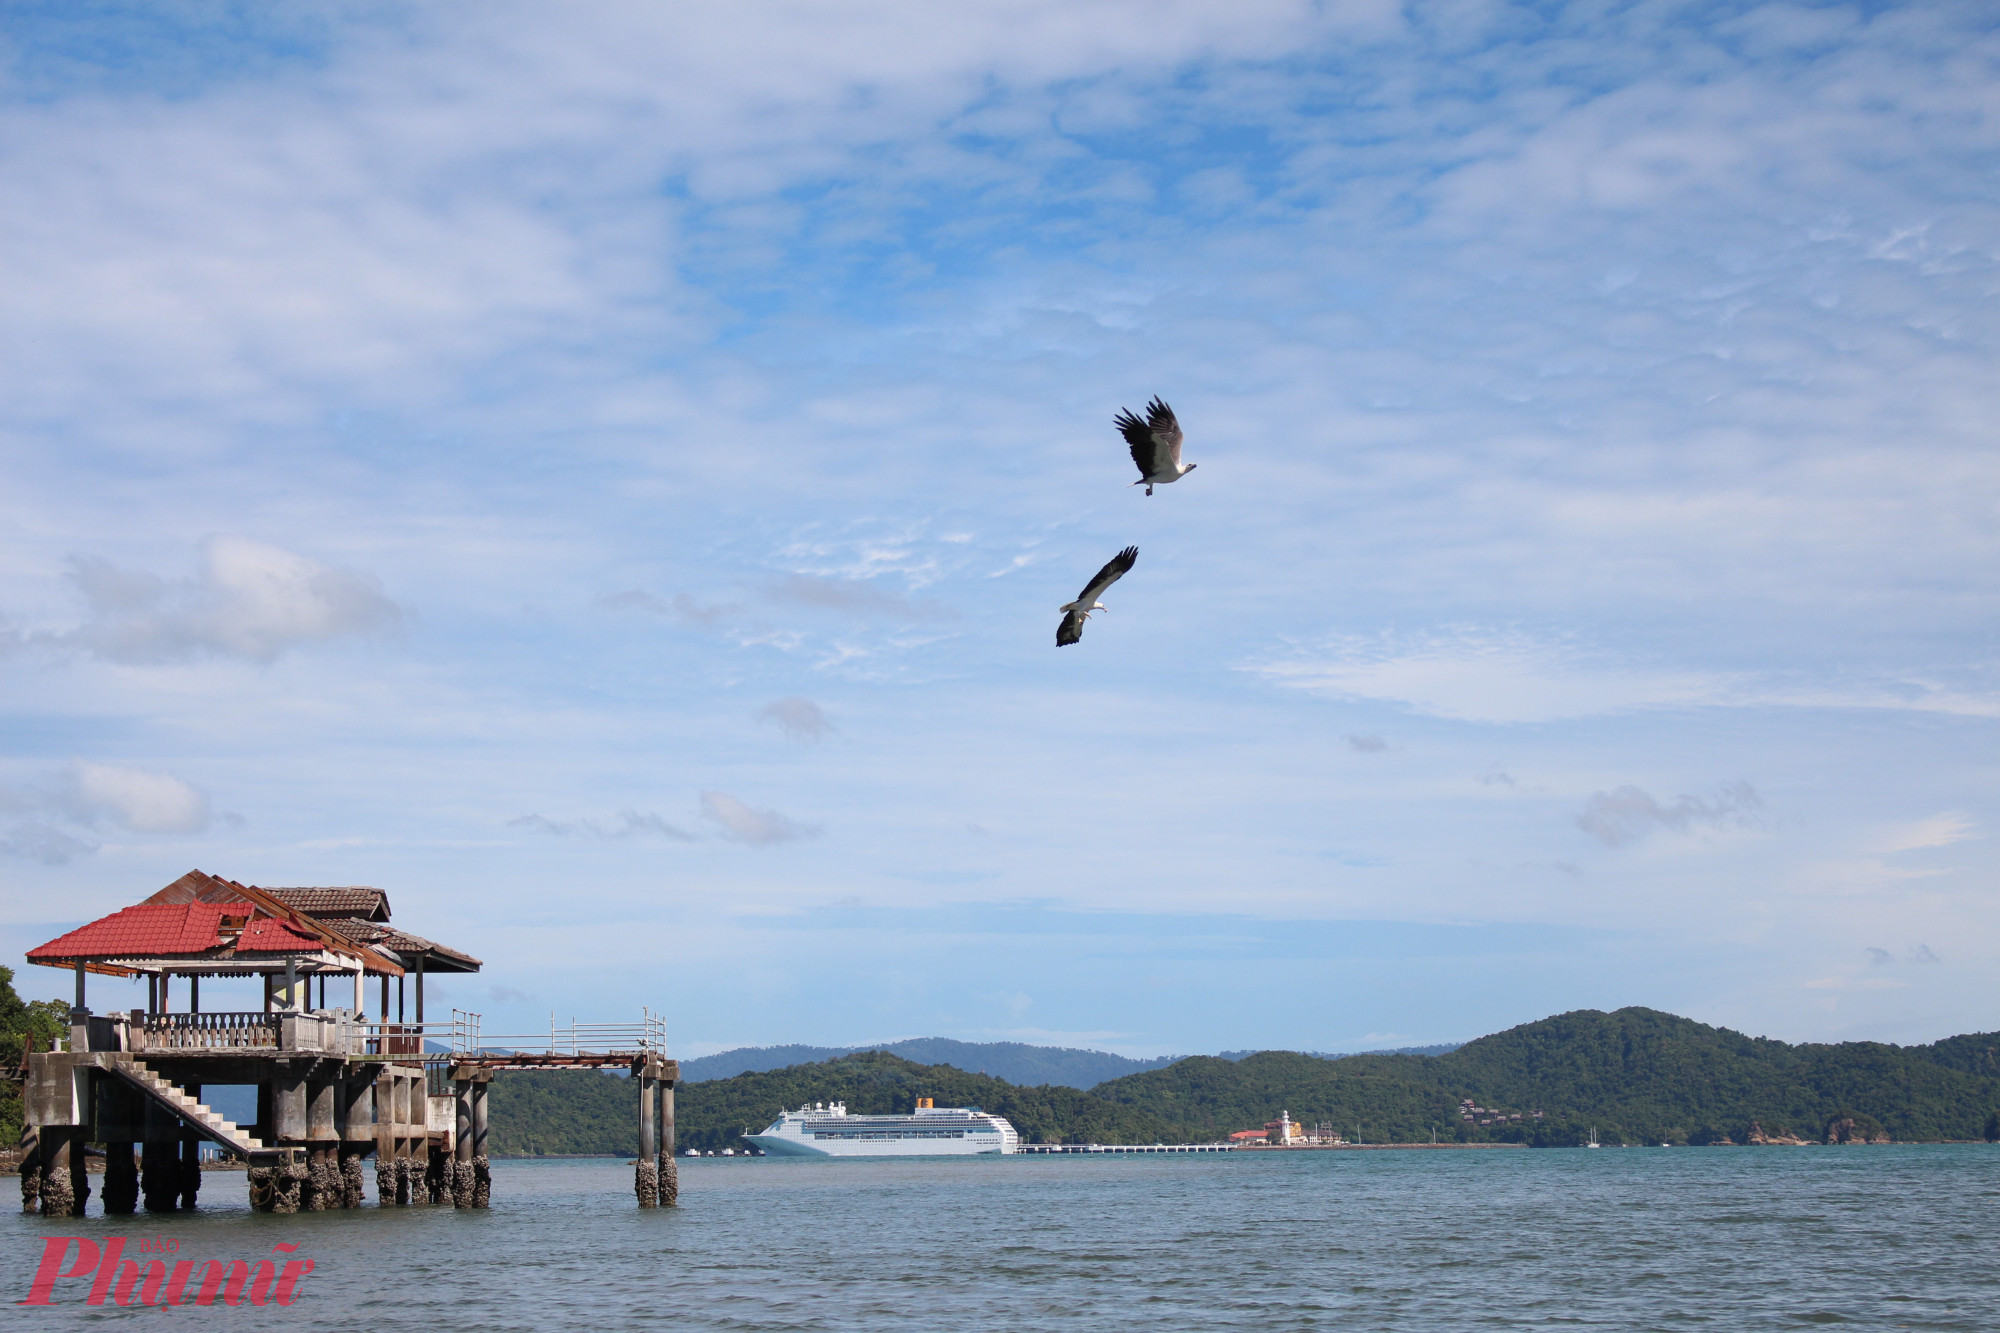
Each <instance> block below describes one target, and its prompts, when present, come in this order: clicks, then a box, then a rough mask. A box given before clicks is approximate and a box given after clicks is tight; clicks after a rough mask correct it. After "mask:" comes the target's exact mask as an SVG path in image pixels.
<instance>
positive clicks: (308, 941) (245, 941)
mask: <svg viewBox="0 0 2000 1333" xmlns="http://www.w3.org/2000/svg"><path fill="white" fill-rule="evenodd" d="M325 947H326V944H325V943H324V942H323V941H322V940H321V939H320V938H319V937H318V936H317V935H303V934H300V933H299V932H298V931H296V930H293V929H292V928H291V927H290V926H288V925H286V924H285V923H284V922H282V921H279V920H276V919H275V918H272V917H268V916H257V917H252V918H250V924H249V925H247V926H245V927H243V933H242V934H241V935H239V936H237V938H236V952H237V953H238V954H239V955H240V954H246V953H318V952H319V951H320V950H321V949H324V948H325Z"/></svg>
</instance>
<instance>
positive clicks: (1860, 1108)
mask: <svg viewBox="0 0 2000 1333" xmlns="http://www.w3.org/2000/svg"><path fill="white" fill-rule="evenodd" d="M1996 1051H2000V1034H1992V1033H1986V1034H1977V1033H1975V1034H1970V1035H1967V1036H1962V1037H1952V1038H1949V1039H1947V1040H1945V1041H1941V1042H1937V1043H1935V1044H1934V1045H1930V1046H1910V1047H1901V1046H1889V1045H1884V1044H1882V1043H1878V1042H1843V1043H1841V1044H1838V1045H1802V1046H1792V1045H1788V1044H1787V1043H1785V1042H1781V1041H1771V1040H1768V1039H1765V1038H1755V1037H1746V1036H1744V1035H1743V1034H1741V1033H1738V1032H1731V1031H1729V1030H1728V1029H1726V1028H1715V1027H1709V1026H1708V1025H1706V1024H1703V1023H1696V1022H1693V1021H1691V1020H1689V1019H1685V1018H1677V1017H1675V1016H1674V1015H1672V1014H1665V1013H1660V1012H1659V1011H1657V1010H1653V1009H1639V1008H1632V1009H1620V1010H1618V1011H1617V1012H1616V1013H1609V1014H1607V1013H1601V1012H1598V1011H1596V1010H1591V1009H1582V1010H1577V1011H1575V1012H1573V1013H1567V1014H1559V1015H1557V1016H1555V1017H1553V1018H1546V1019H1543V1020H1541V1021H1540V1022H1537V1023H1527V1024H1523V1025H1522V1026H1520V1027H1517V1028H1510V1029H1509V1030H1507V1031H1505V1032H1499V1033H1495V1034H1494V1035H1492V1036H1490V1037H1482V1038H1480V1039H1479V1040H1478V1041H1474V1042H1469V1043H1467V1044H1466V1045H1464V1046H1461V1047H1459V1048H1458V1049H1457V1050H1454V1051H1451V1052H1449V1053H1447V1054H1444V1055H1437V1056H1424V1055H1357V1056H1349V1057H1346V1058H1345V1059H1340V1060H1328V1059H1323V1058H1321V1057H1318V1056H1312V1055H1301V1054H1298V1053H1296V1052H1290V1051H1265V1052H1262V1053H1260V1054H1257V1055H1252V1056H1249V1057H1247V1058H1244V1059H1241V1060H1228V1059H1222V1058H1219V1057H1215V1056H1195V1057H1192V1058H1190V1059H1186V1060H1181V1061H1179V1062H1177V1063H1175V1064H1173V1065H1170V1066H1168V1067H1167V1068H1164V1069H1155V1070H1149V1071H1146V1072H1144V1073H1139V1074H1133V1075H1130V1076H1128V1077H1124V1078H1118V1079H1113V1080H1112V1081H1110V1082H1108V1083H1102V1084H1099V1085H1098V1086H1097V1087H1095V1088H1092V1089H1091V1090H1089V1091H1088V1092H1085V1091H1080V1090H1078V1089H1075V1088H1069V1087H1059V1086H1041V1087H1018V1086H1016V1085H1014V1084H1011V1083H1007V1082H1005V1081H1003V1080H1001V1079H997V1078H993V1077H990V1076H988V1075H984V1074H973V1073H967V1072H965V1071H963V1070H960V1069H956V1068H953V1067H952V1066H950V1065H941V1064H940V1065H920V1064H916V1063H913V1062H912V1061H909V1060H905V1059H902V1058H900V1057H897V1056H894V1055H890V1054H887V1053H884V1052H880V1051H873V1052H863V1053H859V1054H854V1055H848V1056H844V1057H841V1058H839V1059H835V1060H824V1061H819V1062H817V1063H813V1064H801V1065H794V1066H791V1067H790V1068H786V1069H777V1070H770V1071H767V1072H754V1073H741V1074H737V1075H736V1076H735V1077H733V1078H724V1079H714V1080H710V1081H707V1082H702V1083H691V1084H686V1085H684V1086H683V1087H682V1088H681V1089H680V1092H679V1095H678V1101H679V1120H680V1142H681V1144H682V1146H684V1147H687V1146H691V1147H698V1148H702V1149H719V1148H728V1147H740V1146H741V1139H740V1135H741V1134H742V1133H743V1131H745V1130H746V1129H747V1130H750V1131H751V1132H755V1131H757V1130H759V1129H761V1128H763V1127H764V1126H765V1125H768V1124H769V1123H770V1122H771V1121H772V1120H773V1119H774V1118H776V1116H777V1114H778V1112H779V1110H780V1109H781V1108H783V1107H797V1106H799V1105H800V1104H801V1103H804V1102H825V1101H844V1102H846V1103H847V1105H848V1108H849V1109H850V1110H852V1111H854V1112H856V1113H857V1114H859V1113H882V1112H891V1111H908V1110H909V1109H910V1107H911V1105H912V1103H913V1102H914V1100H915V1099H916V1098H918V1097H933V1098H936V1100H937V1102H938V1104H939V1105H940V1106H982V1107H984V1108H986V1109H987V1110H989V1111H994V1112H997V1113H999V1114H1001V1115H1004V1116H1006V1117H1007V1118H1008V1119H1009V1120H1011V1121H1012V1122H1013V1123H1014V1127H1015V1128H1016V1129H1018V1130H1019V1131H1020V1133H1021V1136H1022V1138H1023V1139H1025V1140H1027V1141H1030V1142H1037V1141H1040V1142H1067V1143H1076V1142H1098V1143H1153V1142H1157V1141H1166V1142H1177V1141H1178V1142H1185V1141H1192V1140H1206V1139H1215V1138H1219V1137H1222V1136H1224V1135H1227V1134H1229V1133H1231V1132H1233V1131H1235V1130H1240V1129H1254V1128H1258V1127H1261V1126H1262V1125H1263V1124H1264V1123H1265V1122H1266V1121H1267V1120H1271V1119H1273V1118H1275V1117H1276V1116H1277V1114H1278V1113H1279V1112H1280V1111H1290V1112H1291V1113H1292V1117H1293V1118H1294V1119H1296V1120H1300V1121H1303V1122H1305V1123H1306V1124H1308V1125H1310V1124H1313V1123H1316V1122H1325V1123H1331V1124H1332V1125H1333V1126H1334V1127H1336V1128H1337V1129H1338V1130H1340V1131H1341V1132H1342V1133H1343V1134H1347V1135H1350V1136H1351V1135H1353V1134H1354V1133H1355V1132H1356V1131H1357V1128H1358V1131H1359V1133H1360V1135H1361V1138H1362V1139H1363V1140H1364V1141H1367V1142H1375V1143H1380V1142H1392V1143H1415V1142H1425V1141H1427V1140H1428V1139H1429V1138H1430V1137H1431V1134H1432V1132H1433V1130H1434V1129H1435V1131H1436V1133H1437V1135H1438V1137H1439V1138H1441V1139H1452V1140H1458V1141H1464V1142H1517V1143H1532V1144H1540V1145H1559V1144H1571V1143H1580V1142H1582V1141H1583V1139H1584V1137H1585V1135H1587V1134H1588V1132H1589V1131H1590V1129H1591V1128H1592V1127H1595V1128H1596V1129H1597V1131H1598V1133H1599V1136H1600V1137H1601V1138H1602V1139H1603V1140H1604V1141H1605V1142H1607V1143H1617V1142H1632V1143H1659V1142H1662V1141H1665V1142H1671V1143H1710V1142H1719V1141H1721V1140H1723V1139H1725V1138H1727V1139H1729V1140H1731V1141H1733V1142H1736V1143H1741V1142H1743V1141H1744V1139H1745V1137H1746V1136H1747V1135H1748V1133H1749V1131H1750V1128H1751V1125H1752V1124H1753V1123H1758V1124H1761V1125H1762V1127H1763V1129H1764V1131H1765V1132H1766V1133H1767V1134H1772V1135H1777V1134H1781V1133H1787V1132H1789V1133H1791V1134H1794V1135H1797V1136H1798V1137H1801V1138H1807V1139H1815V1140H1817V1139H1821V1138H1823V1137H1824V1136H1825V1134H1826V1128H1827V1125H1828V1124H1829V1122H1832V1121H1834V1120H1836V1119H1840V1118H1843V1117H1852V1118H1853V1119H1854V1120H1855V1121H1856V1122H1857V1124H1859V1125H1861V1126H1862V1127H1864V1128H1872V1127H1874V1126H1876V1125H1879V1126H1880V1127H1882V1128H1884V1129H1886V1130H1887V1131H1888V1133H1889V1134H1890V1135H1891V1136H1893V1137H1894V1138H1895V1139H1898V1140H1902V1141H1910V1140H1935V1139H1977V1138H1981V1137H1989V1138H2000V1067H1996ZM1468 1098H1469V1099H1471V1100H1472V1101H1473V1102H1474V1103H1475V1104H1476V1105H1477V1106H1479V1107H1481V1108H1482V1115H1481V1117H1480V1118H1483V1119H1486V1120H1489V1121H1491V1120H1494V1118H1495V1116H1496V1114H1497V1115H1504V1116H1506V1117H1509V1118H1508V1119H1505V1120H1504V1121H1501V1122H1498V1123H1489V1124H1485V1125H1481V1124H1478V1123H1472V1124H1468V1123H1466V1121H1465V1120H1464V1119H1463V1118H1462V1116H1461V1112H1460V1103H1461V1101H1463V1100H1464V1099H1468ZM635 1108H636V1097H635V1096H634V1094H633V1091H632V1088H631V1085H630V1084H629V1083H627V1082H626V1081H625V1080H624V1079H622V1078H614V1077H608V1076H605V1075H601V1074H589V1073H575V1074H564V1073H508V1074H503V1075H501V1076H500V1077H499V1078H498V1079H496V1080H495V1081H494V1085H493V1132H494V1138H495V1150H496V1151H497V1152H500V1153H502V1154H509V1155H512V1154H522V1153H550V1154H572V1153H628V1154H629V1153H632V1152H636V1151H637V1149H638V1129H637V1123H636V1121H637V1113H636V1109H635ZM1536 1111H1540V1112H1542V1115H1541V1116H1540V1117H1537V1116H1535V1114H1534V1112H1536ZM1514 1116H1518V1117H1519V1119H1518V1120H1515V1119H1512V1118H1511V1117H1514Z"/></svg>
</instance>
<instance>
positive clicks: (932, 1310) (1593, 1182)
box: [0, 1145, 2000, 1333]
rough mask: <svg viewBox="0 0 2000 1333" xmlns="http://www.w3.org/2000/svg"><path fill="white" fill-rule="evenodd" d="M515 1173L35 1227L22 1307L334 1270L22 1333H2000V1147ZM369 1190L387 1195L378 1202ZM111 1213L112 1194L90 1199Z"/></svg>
mask: <svg viewBox="0 0 2000 1333" xmlns="http://www.w3.org/2000/svg"><path fill="white" fill-rule="evenodd" d="M631 1171H632V1169H631V1166H630V1164H629V1163H623V1162H612V1161H535V1162H499V1163H496V1164H495V1165H494V1168H493V1176H494V1180H493V1186H494V1206H493V1208H492V1210H491V1211H490V1212H485V1213H470V1212H468V1213H456V1212H454V1211H452V1210H451V1209H450V1208H439V1209H432V1208H412V1209H402V1210H388V1211H381V1210H377V1209H375V1208H374V1207H372V1206H370V1207H369V1208H366V1209H363V1210H361V1211H359V1212H354V1213H320V1214H305V1215H300V1216H296V1217H266V1216H254V1215H252V1214H250V1213H249V1212H248V1211H247V1209H246V1208H245V1207H244V1204H243V1199H242V1193H243V1178H242V1177H241V1176H240V1175H233V1174H229V1175H223V1174H214V1175H210V1176H209V1177H208V1178H207V1180H206V1182H205V1184H204V1189H203V1194H204V1198H205V1200H206V1201H207V1203H208V1204H209V1207H208V1208H206V1209H205V1210H204V1211H203V1212H201V1213H199V1214H196V1215H192V1216H185V1215H175V1216H173V1217H171V1218H167V1219H159V1220H148V1219H147V1218H145V1217H143V1216H141V1217H137V1218H127V1219H119V1220H117V1222H116V1223H115V1224H111V1223H108V1222H107V1221H106V1220H105V1219H103V1218H100V1217H96V1216H92V1217H90V1218H87V1219H84V1220H83V1221H82V1222H80V1223H70V1224H66V1225H63V1226H61V1227H52V1226H50V1225H48V1224H46V1223H44V1222H43V1221H42V1220H41V1219H40V1218H36V1217H19V1216H10V1217H9V1218H8V1219H7V1220H5V1221H4V1222H0V1226H4V1227H5V1228H6V1229H7V1235H8V1239H7V1242H6V1252H7V1255H8V1260H7V1268H8V1282H9V1284H10V1286H11V1287H12V1288H13V1289H14V1291H13V1294H12V1295H11V1296H10V1297H9V1298H8V1299H9V1300H10V1301H18V1300H19V1299H21V1298H22V1297H23V1296H25V1295H26V1294H27V1290H28V1285H29V1281H30V1278H31V1276H32V1274H33V1272H34V1270H35V1266H36V1263H37V1262H38V1260H39V1258H40V1256H41V1252H42V1245H41V1241H40V1237H42V1236H45V1235H49V1234H81V1235H89V1236H93V1237H102V1236H106V1235H112V1234H122V1235H127V1236H130V1237H133V1238H135V1240H136V1238H138V1237H142V1236H156V1237H171V1238H173V1239H174V1240H176V1241H178V1242H179V1253H180V1255H182V1256H183V1257H190V1258H197V1259H202V1258H209V1257H217V1258H238V1257H241V1258H251V1259H254V1258H256V1257H258V1256H259V1255H260V1254H269V1252H270V1246H271V1244H272V1243H273V1242H274V1241H279V1240H282V1241H284V1242H287V1243H296V1244H298V1245H300V1246H301V1249H300V1250H299V1251H298V1253H299V1254H300V1255H310V1256H311V1257H312V1258H313V1259H314V1261H315V1264H316V1269H315V1271H314V1272H313V1274H312V1275H311V1276H310V1277H309V1278H307V1279H306V1281H305V1283H304V1285H303V1287H302V1290H301V1295H300V1297H299V1299H298V1300H297V1301H296V1302H295V1303H294V1304H293V1305H292V1306H291V1307H290V1308H288V1309H277V1308H265V1309H252V1308H249V1307H247V1306H246V1307H243V1308H239V1309H235V1310H226V1309H220V1308H218V1309H209V1310H203V1309H195V1308H182V1309H177V1310H173V1311H170V1312H162V1311H152V1310H144V1311H142V1310H139V1309H124V1310H121V1309H116V1308H104V1309H101V1310H90V1309H87V1308H86V1307H83V1306H81V1305H80V1304H78V1302H79V1301H80V1299H81V1296H82V1293H81V1292H80V1291H79V1290H78V1285H79V1284H77V1283H75V1282H68V1283H63V1284H60V1286H59V1288H58V1293H57V1295H58V1300H59V1301H61V1302H62V1304H59V1305H56V1306H52V1307H49V1308H46V1309H42V1308H35V1309H18V1308H17V1309H16V1311H15V1316H14V1318H13V1320H12V1321H11V1322H12V1324H13V1326H15V1327H18V1328H23V1329H26V1328H32V1327H42V1328H74V1327H84V1326H88V1327H102V1326H107V1325H112V1324H118V1325H129V1324H132V1323H133V1321H142V1322H143V1326H144V1327H146V1328H158V1327H163V1326H172V1327H196V1326H211V1325H212V1326H218V1327H226V1328H230V1329H261V1328H300V1327H305V1326H307V1325H311V1326H313V1327H316V1328H320V1329H336V1328H337V1329H342V1330H359V1329H365V1330H370V1331H371V1333H374V1331H376V1330H390V1329H397V1330H404V1329H409V1330H416V1329H422V1330H439V1329H450V1330H456V1329H466V1330H474V1329H476V1330H503V1329H522V1330H527V1329H536V1330H557V1329H590V1330H623V1329H649V1330H670V1329H686V1328H696V1329H744V1330H749V1329H760V1330H761V1329H798V1330H826V1329H869V1330H875V1329H905V1328H907V1329H945V1330H956V1329H980V1330H1010V1329H1050V1330H1062V1333H1083V1331H1086V1330H1099V1329H1117V1330H1127V1329H1217V1328H1223V1329H1235V1328H1241V1329H1260V1330H1262V1329H1342V1330H1350V1329H1440V1330H1457V1329H1480V1328H1510V1329H1511V1328H1535V1329H1539V1328H1562V1329H1570V1328H1578V1327H1583V1328H1608V1329H1619V1330H1638V1329H1683V1328H1688V1327H1691V1326H1708V1327H1714V1328H1719V1329H1732V1330H1733V1329H1763V1328H1771V1329H1784V1328H1797V1327H1800V1326H1802V1325H1809V1324H1850V1325H1858V1326H1861V1327H1865V1328H1913V1329H1980V1330H1992V1329H2000V1147H1993V1148H1988V1147H1982V1146H1969V1145H1968V1146H1939V1147H1930V1146H1907V1147H1904V1146H1898V1147H1876V1148H1792V1149H1783V1148H1765V1149H1754V1148H1735V1149H1729V1148H1674V1149H1661V1148H1626V1149H1617V1148H1605V1149H1600V1150H1598V1151H1595V1152H1592V1151H1587V1150H1583V1149H1567V1150H1547V1151H1485V1152H1463V1151H1443V1152H1344V1153H1343V1152H1320V1153H1292V1154H1287V1155H1278V1154H1269V1155H1242V1156H1224V1157H1190V1158H1075V1157H1069V1158H1063V1157H1056V1158H1049V1157H1014V1158H987V1159H958V1160H949V1159H941V1160H918V1161H901V1162H897V1161H873V1162H870V1161H848V1162H812V1161H797V1160H784V1159H771V1158H764V1159H745V1160H709V1159H704V1160H700V1161H687V1162H683V1163H682V1173H681V1178H682V1194H681V1199H682V1206H681V1207H680V1208H678V1209H673V1210H660V1211H650V1212H645V1213H641V1212H640V1211H639V1210H638V1209H637V1208H636V1207H634V1205H633V1200H632V1193H631V1189H630V1181H631ZM370 1188H371V1191H372V1183H371V1187H370ZM94 1206H95V1200H93V1207H94Z"/></svg>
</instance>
